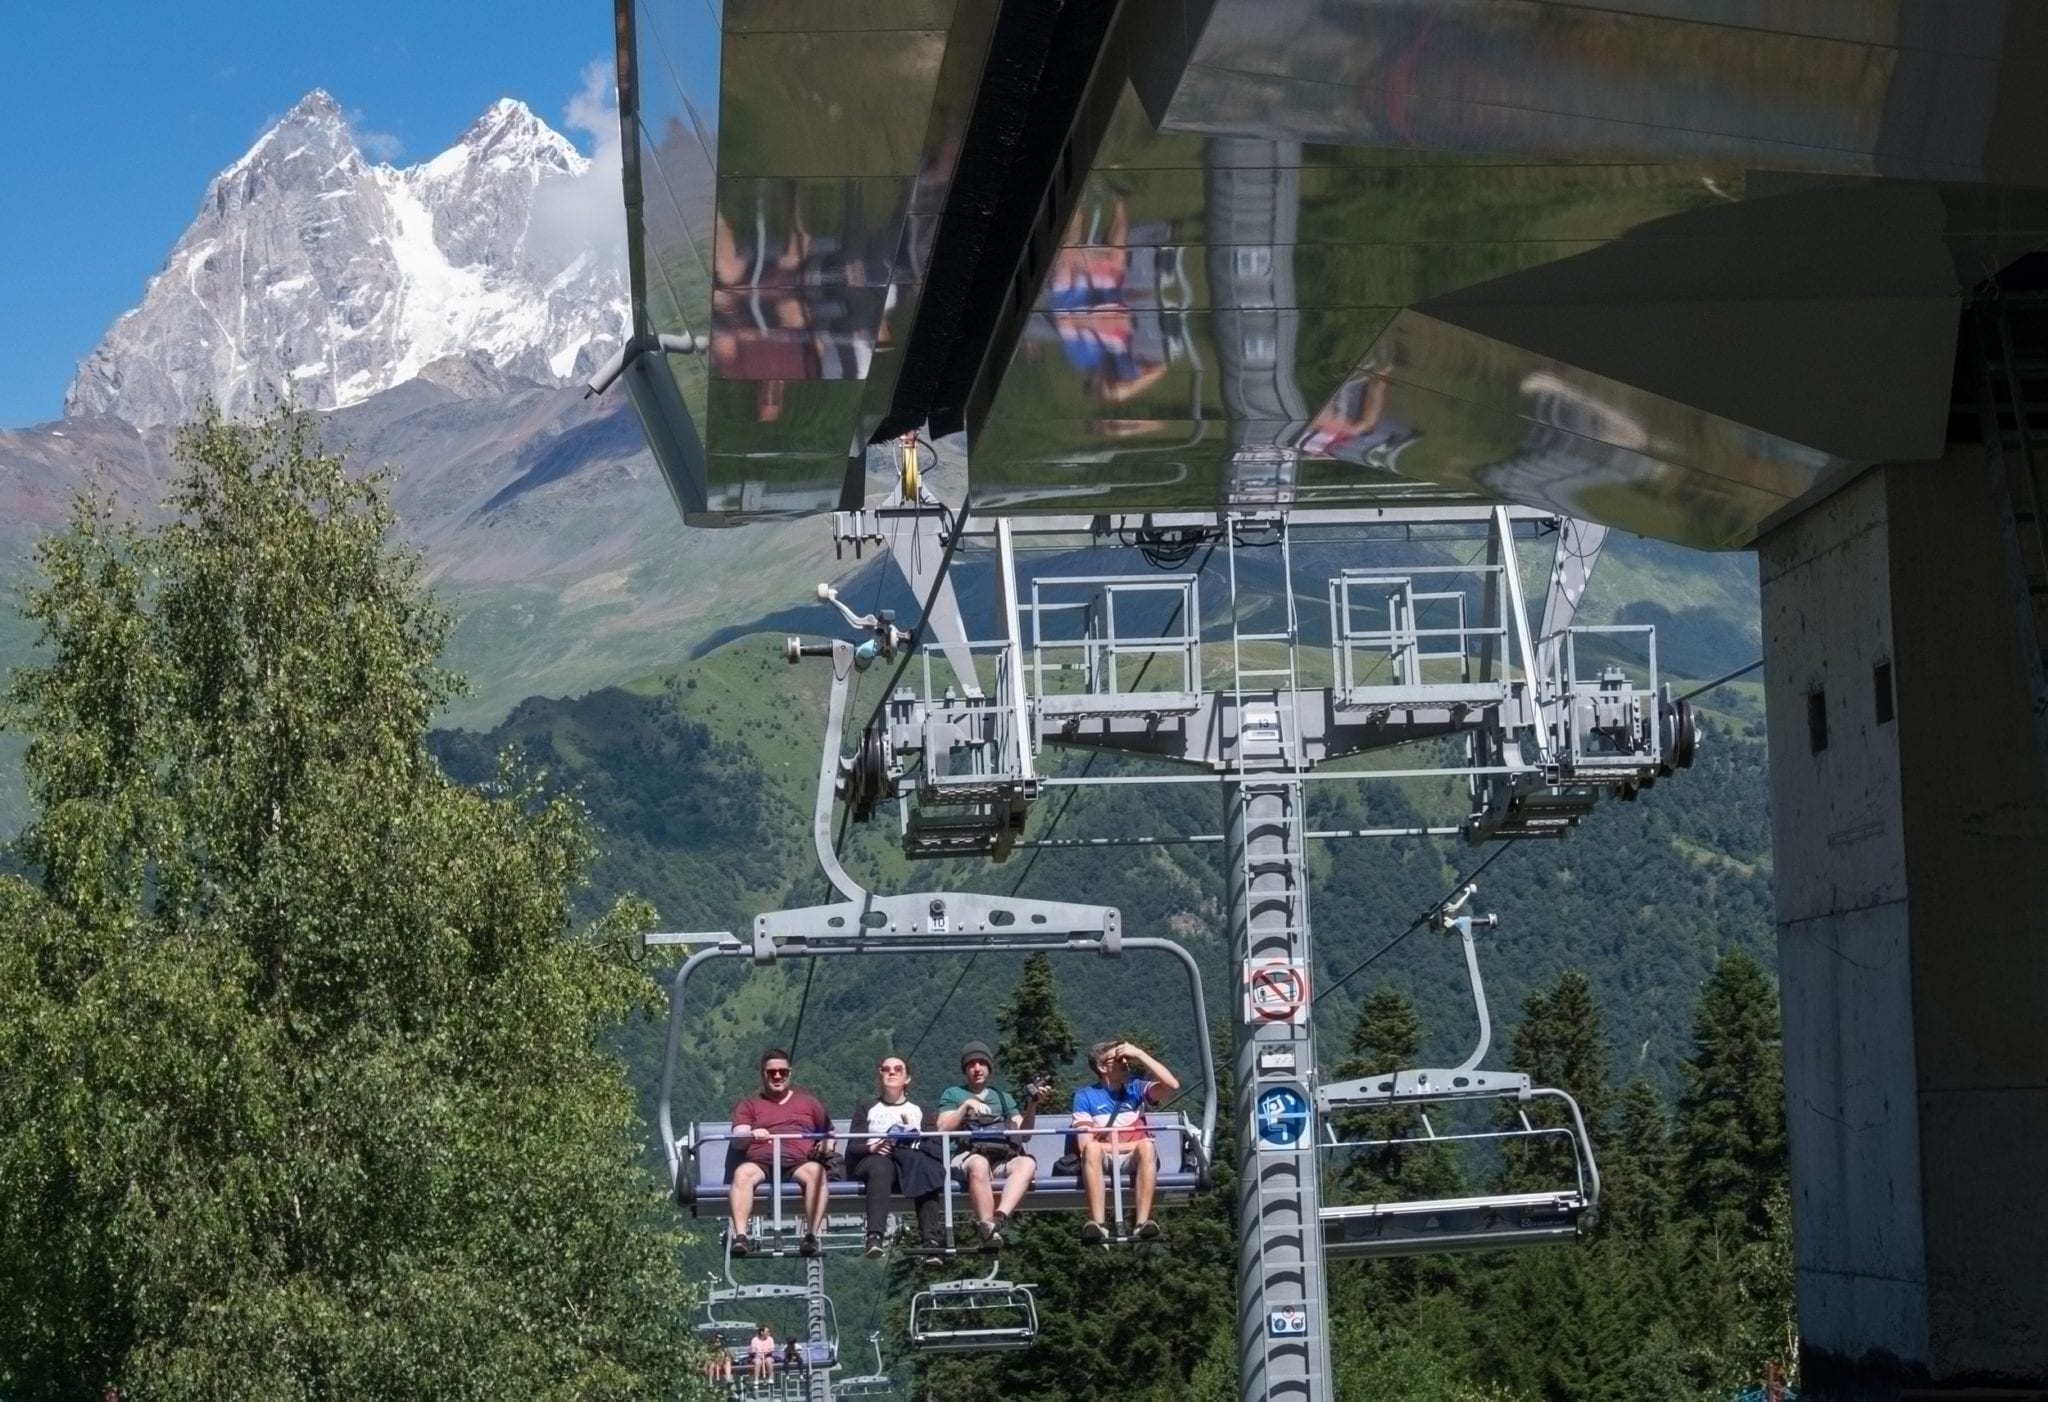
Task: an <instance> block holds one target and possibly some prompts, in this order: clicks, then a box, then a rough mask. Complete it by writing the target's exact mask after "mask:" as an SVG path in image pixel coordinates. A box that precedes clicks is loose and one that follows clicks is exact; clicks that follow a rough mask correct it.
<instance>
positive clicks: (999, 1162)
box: [952, 1144, 1022, 1180]
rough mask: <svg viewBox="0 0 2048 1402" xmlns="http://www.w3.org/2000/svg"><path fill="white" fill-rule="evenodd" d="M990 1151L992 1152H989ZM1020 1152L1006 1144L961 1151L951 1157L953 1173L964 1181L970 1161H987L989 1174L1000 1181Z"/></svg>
mask: <svg viewBox="0 0 2048 1402" xmlns="http://www.w3.org/2000/svg"><path fill="white" fill-rule="evenodd" d="M990 1150H993V1151H994V1152H990ZM1021 1152H1022V1151H1021V1150H1018V1149H1013V1148H1011V1147H1010V1146H1009V1145H1007V1144H997V1145H989V1146H984V1147H982V1148H974V1149H962V1150H961V1151H960V1152H959V1153H957V1154H955V1155H953V1160H952V1166H953V1172H954V1173H956V1174H958V1175H960V1177H962V1178H963V1179H964V1178H965V1177H966V1176H967V1165H968V1164H969V1163H970V1162H971V1161H973V1160H975V1159H987V1160H988V1171H989V1173H990V1174H991V1175H992V1176H993V1177H995V1178H996V1179H998V1180H1000V1179H1001V1178H1002V1177H1003V1175H1004V1174H1006V1173H1008V1172H1009V1171H1010V1161H1011V1160H1012V1159H1014V1158H1016V1157H1017V1155H1018V1154H1019V1153H1021Z"/></svg>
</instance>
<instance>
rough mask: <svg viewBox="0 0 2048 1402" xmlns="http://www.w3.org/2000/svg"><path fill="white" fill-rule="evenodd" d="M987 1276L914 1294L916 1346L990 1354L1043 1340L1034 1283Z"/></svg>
mask: <svg viewBox="0 0 2048 1402" xmlns="http://www.w3.org/2000/svg"><path fill="white" fill-rule="evenodd" d="M996 1270H997V1267H995V1266H990V1267H989V1272H988V1274H987V1275H986V1276H978V1277H975V1278H972V1279H968V1280H948V1281H944V1282H941V1283H939V1284H936V1285H930V1286H927V1287H926V1288H924V1289H922V1290H920V1291H918V1292H917V1293H916V1294H915V1295H912V1296H911V1297H910V1346H911V1347H912V1348H913V1349H916V1350H917V1351H918V1352H920V1353H987V1352H992V1351H999V1350H1003V1349H1019V1348H1029V1347H1031V1345H1032V1343H1033V1342H1034V1341H1035V1340H1036V1339H1037V1338H1038V1302H1037V1298H1036V1297H1035V1296H1034V1295H1033V1294H1032V1291H1033V1290H1034V1289H1036V1287H1035V1286H1031V1285H1019V1284H1016V1283H1014V1282H1011V1281H1007V1280H998V1279H996Z"/></svg>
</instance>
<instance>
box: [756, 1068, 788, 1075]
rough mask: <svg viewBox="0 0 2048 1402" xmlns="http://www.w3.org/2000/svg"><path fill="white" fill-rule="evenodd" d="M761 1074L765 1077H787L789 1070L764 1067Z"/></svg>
mask: <svg viewBox="0 0 2048 1402" xmlns="http://www.w3.org/2000/svg"><path fill="white" fill-rule="evenodd" d="M761 1074H762V1075H764V1076H787V1075H788V1074H789V1068H788V1067H787V1066H763V1067H762V1068H761Z"/></svg>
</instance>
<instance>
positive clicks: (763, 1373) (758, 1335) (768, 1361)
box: [747, 1324, 775, 1383]
mask: <svg viewBox="0 0 2048 1402" xmlns="http://www.w3.org/2000/svg"><path fill="white" fill-rule="evenodd" d="M747 1357H748V1359H750V1360H751V1361H752V1363H753V1365H754V1367H753V1372H752V1373H751V1374H750V1377H751V1379H752V1380H753V1381H754V1382H757V1383H765V1382H770V1381H773V1379H774V1377H775V1335H773V1334H771V1333H769V1332H768V1326H767V1325H766V1324H757V1325H755V1326H754V1337H753V1338H751V1339H748V1340H747Z"/></svg>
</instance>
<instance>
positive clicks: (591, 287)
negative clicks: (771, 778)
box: [0, 92, 853, 837]
mask: <svg viewBox="0 0 2048 1402" xmlns="http://www.w3.org/2000/svg"><path fill="white" fill-rule="evenodd" d="M601 176H602V171H601V170H594V169H592V168H591V167H590V165H589V163H588V162H587V161H586V160H585V158H584V157H583V156H582V155H580V154H579V153H578V152H577V151H576V149H575V148H574V147H573V146H572V145H571V144H570V143H569V142H568V141H566V140H565V139H564V138H562V137H561V136H559V135H557V134H556V133H555V132H553V131H551V130H550V129H549V128H548V127H547V126H546V124H545V123H543V122H541V121H540V119H539V118H537V117H535V116H534V114H533V113H532V112H531V111H529V110H528V109H527V108H526V107H525V106H524V105H523V104H521V103H518V102H513V101H501V102H498V103H496V104H494V105H493V106H492V107H491V108H490V110H489V111H487V112H485V113H484V114H483V116H482V117H480V118H478V120H477V121H476V123H475V124H474V125H473V126H472V127H471V128H470V130H469V131H468V132H467V133H466V134H465V135H464V136H463V137H462V139H461V140H460V141H458V142H457V143H456V144H455V145H454V146H453V147H451V148H450V149H449V150H447V151H445V152H443V153H442V154H441V155H439V156H436V157H435V158H433V159H432V160H429V161H425V162H422V163H420V164H418V165H415V166H411V167H408V168H404V169H397V168H393V167H391V166H389V165H380V164H377V163H374V162H372V161H369V160H367V159H365V157H364V156H363V154H362V151H361V150H360V149H359V147H358V145H357V143H356V141H355V139H354V137H353V136H352V134H351V132H350V130H349V125H348V122H347V120H346V119H345V117H344V116H343V113H342V110H341V108H340V106H339V105H338V104H337V103H336V102H335V101H334V99H333V98H331V97H329V96H328V95H327V94H325V93H321V92H316V93H313V94H311V95H309V96H308V97H307V98H306V99H305V100H304V101H302V102H301V103H299V105H298V106H297V107H295V108H293V109H292V111H291V112H290V113H289V114H287V115H286V116H285V117H284V118H283V119H282V120H281V121H279V122H278V123H277V124H276V126H275V127H273V128H272V129H271V130H270V131H269V132H267V133H266V134H265V135H264V136H263V138H262V139H261V140H259V141H258V142H257V143H256V144H255V146H254V147H252V148H251V149H250V151H249V152H248V153H247V154H246V155H244V156H243V157H242V158H241V159H240V160H238V161H236V162H235V163H234V164H233V165H231V166H229V167H228V168H227V169H226V170H224V171H223V172H221V174H220V175H219V176H218V177H216V178H215V179H214V181H213V182H212V183H211V185H210V186H209V187H208V188H207V191H206V197H205V200H204V202H203V203H202V205H201V208H200V211H199V214H198V217H197V218H196V219H195V220H194V221H193V223H192V226H191V228H190V229H188V230H187V231H186V233H185V235H184V237H183V238H181V239H180V240H179V242H178V244H177V246H176V248H174V249H173V250H172V252H171V255H170V257H169V259H168V261H167V262H166V263H165V265H164V268H163V271H162V272H161V273H159V274H158V275H157V276H156V278H155V279H154V280H152V281H151V283H150V284H149V288H148V291H147V292H146V294H145V295H144V297H143V300H142V303H141V305H139V306H138V307H136V308H135V309H134V310H133V311H130V312H129V313H127V314H126V315H124V316H123V317H122V318H121V319H120V320H119V321H118V322H116V323H115V325H114V327H113V328H112V329H111V330H110V331H109V332H108V333H107V336H106V339H105V341H104V342H103V343H102V344H101V345H100V346H99V347H98V349H96V350H95V351H94V352H93V354H92V355H91V356H90V357H89V358H88V359H87V360H86V361H85V362H84V363H83V364H82V365H81V366H80V368H79V372H78V377H77V380H76V381H75V382H74V384H73V385H72V388H71V391H70V394H69V396H68V399H67V403H66V417H65V418H63V419H62V420H59V421H57V422H54V423H48V424H40V425H35V426H31V427H26V428H20V429H0V595H4V596H6V597H8V598H10V599H12V598H18V597H19V592H20V588H21V587H22V584H23V583H24V582H25V581H26V580H28V579H30V578H32V577H33V576H34V569H35V567H34V558H33V556H34V547H35V542H36V540H37V539H38V538H39V537H41V536H42V535H43V534H45V533H46V532H48V531H50V530H53V529H57V528H60V527H61V526H62V525H63V524H64V522H65V520H66V518H67V516H68V514H69V512H70V511H71V509H72V503H73V501H74V499H75V498H76V496H77V494H78V493H79V492H80V491H82V490H89V491H91V492H93V493H95V494H97V495H99V496H101V497H104V498H107V499H110V500H111V501H112V502H113V503H115V505H116V507H117V509H121V510H125V511H132V512H135V513H137V514H139V515H141V516H142V517H144V518H145V519H146V518H148V517H150V516H151V515H152V514H153V513H154V512H155V510H156V509H157V504H158V503H159V502H160V501H161V500H162V497H163V494H164V487H165V484H166V483H167V482H168V480H169V478H170V476H171V474H172V472H173V470H174V464H173V461H172V458H173V452H174V444H175V439H176V435H177V431H178V429H179V427H180V426H181V425H182V424H184V423H186V422H189V421H190V420H191V418H192V417H193V415H194V413H195V411H196V409H197V407H198V405H199V404H200V402H201V401H202V399H203V398H204V397H206V396H209V395H210V396H212V398H213V399H214V400H215V401H216V402H217V403H219V404H220V405H221V406H222V407H223V408H224V409H226V410H227V412H228V413H229V414H231V415H246V414H249V413H251V412H260V411H261V409H262V408H263V407H264V406H265V404H266V403H267V398H266V396H267V394H268V390H269V388H271V387H274V388H276V389H280V390H289V392H290V393H291V394H292V396H293V397H294V399H295V400H296V401H297V402H298V403H299V404H300V405H302V406H304V407H307V408H311V409H315V410H318V411H320V412H321V417H322V420H323V422H324V425H325V433H326V436H327V439H328V441H329V443H330V445H331V446H333V447H334V448H335V449H336V450H337V451H340V452H343V453H344V454H345V455H346V456H347V457H348V458H349V459H350V460H351V462H352V463H354V464H356V465H358V466H360V467H361V468H363V469H365V470H368V469H371V468H383V469H387V470H388V471H389V472H390V474H391V478H392V501H393V505H394V506H395V507H396V509H397V511H398V514H399V518H400V522H401V527H400V530H401V534H402V535H403V537H404V540H405V542H406V543H407V544H410V545H412V546H414V547H416V548H418V549H420V550H421V551H422V552H423V554H424V557H425V568H426V574H427V578H428V579H429V581H430V582H431V584H432V586H433V587H434V589H435V591H436V593H437V594H438V595H439V596H440V597H441V599H442V601H443V603H444V604H446V605H447V606H448V607H449V608H450V610H451V611H452V612H453V613H454V614H455V616H456V619H457V625H456V629H455V633H454V635H453V637H452V639H451V640H450V646H449V653H448V657H447V661H448V664H449V665H450V666H452V667H453V668H455V669H456V670H458V671H460V672H462V673H464V674H465V675H466V676H468V677H469V678H470V681H471V686H472V689H471V691H470V693H469V694H468V695H467V696H466V697H465V698H463V699H462V700H460V701H458V702H457V703H455V704H454V705H453V706H452V707H451V708H450V710H449V712H448V714H447V715H446V716H445V717H444V720H445V721H446V722H448V723H453V724H458V725H490V724H494V723H495V722H496V721H497V720H499V719H500V718H502V717H503V715H504V714H505V712H506V711H507V710H509V709H510V708H511V707H512V706H513V705H514V704H516V703H517V702H519V701H520V700H522V699H524V698H525V697H528V696H533V695H553V696H560V695H573V694H576V693H579V692H583V691H588V690H591V689H592V688H596V687H601V686H606V685H611V684H615V683H619V682H624V681H628V680H631V679H633V678H635V677H639V676H643V675H645V674H647V673H648V672H650V671H653V670H656V669H659V668H662V667H665V666H669V665H672V664H674V663H675V662H677V661H679V660H681V659H683V658H684V657H687V656H688V655H689V653H690V650H691V649H692V647H693V646H695V645H696V644H697V643H698V642H700V641H701V640H702V639H704V638H706V637H708V636H711V635H713V634H715V633H717V632H719V631H720V630H721V629H724V628H727V627H730V626H731V625H733V624H735V623H737V622H739V621H742V620H745V619H750V618H755V617H759V616H761V615H763V614H766V613H771V612H773V611H775V610H778V609H781V608H784V607H786V606H788V605H789V604H791V603H793V602H794V601H796V600H797V599H799V598H801V597H804V596H805V595H807V594H808V592H809V591H810V589H811V587H812V586H813V585H814V584H815V583H816V581H818V580H820V579H829V578H836V577H838V576H839V575H840V574H842V573H843V572H844V571H846V570H848V569H850V568H852V563H853V562H852V561H851V560H849V561H848V562H847V563H846V564H843V565H842V564H840V563H839V562H837V561H835V559H834V558H833V554H832V550H831V545H830V541H829V540H828V539H827V536H826V533H825V531H824V530H823V529H822V528H821V527H819V526H818V525H817V524H816V523H797V524H795V525H790V526H762V527H756V528H754V529H752V530H748V531H702V532H695V533H693V534H691V535H690V536H689V537H688V539H687V541H686V540H685V537H684V532H683V526H682V523H681V521H680V519H679V518H678V517H677V515H676V512H675V509H674V507H673V506H672V505H671V504H670V502H669V498H668V492H667V489H666V488H665V487H664V486H663V484H662V481H661V476H660V474H659V472H658V471H657V470H656V469H655V466H654V463H653V460H652V458H651V457H649V455H648V454H647V451H646V449H645V446H644V444H643V443H642V440H641V436H640V431H639V427H638V425H637V423H636V422H635V421H634V419H633V416H632V413H631V411H630V410H629V409H628V408H627V405H626V403H625V397H624V396H623V395H622V394H614V395H611V396H608V397H607V398H604V399H586V398H584V396H583V393H582V390H581V388H580V384H579V382H580V381H581V380H582V379H583V378H584V377H586V376H587V374H588V372H589V370H590V369H591V368H593V366H594V365H595V363H596V362H598V361H601V360H602V359H604V358H606V357H609V356H610V355H611V354H612V352H613V351H615V350H616V349H617V348H618V345H619V337H620V334H621V333H622V332H623V330H624V329H625V327H626V324H627V303H626V287H625V280H624V274H623V259H622V256H618V251H617V250H610V249H605V248H600V247H594V246H591V242H590V239H589V237H588V234H587V231H588V230H589V229H590V228H592V227H593V226H594V225H595V224H596V223H597V222H599V220H598V218H596V217H593V213H594V210H595V209H596V208H597V207H598V206H601V213H602V215H603V216H605V217H608V218H609V219H611V220H612V221H615V222H617V223H619V224H621V225H622V224H623V204H622V201H621V199H620V192H619V189H618V186H617V183H616V180H615V179H614V180H612V181H610V182H609V183H607V182H606V181H605V180H603V179H602V178H601ZM585 201H588V202H590V203H588V204H586V203H584V202H585ZM33 646H34V633H33V630H32V629H31V628H30V627H29V625H28V624H27V622H26V621H25V620H24V619H22V618H21V617H20V615H19V613H18V612H17V611H16V610H15V609H13V608H11V607H5V606H0V686H4V684H5V680H6V674H7V673H8V672H9V671H10V670H11V669H12V668H13V667H14V666H15V665H16V664H18V663H20V662H23V661H26V660H27V659H28V658H29V656H30V655H31V651H32V648H33ZM19 760H20V745H19V741H18V740H17V739H16V738H15V737H13V736H9V735H5V734H0V837H4V836H6V835H8V834H10V833H11V832H13V831H14V829H15V828H16V827H18V825H19V823H20V821H21V820H22V817H23V816H24V812H25V810H24V809H23V806H22V802H23V794H22V786H21V776H20V769H19Z"/></svg>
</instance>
